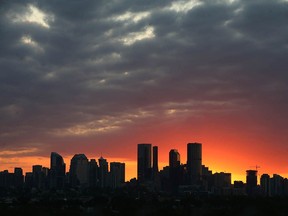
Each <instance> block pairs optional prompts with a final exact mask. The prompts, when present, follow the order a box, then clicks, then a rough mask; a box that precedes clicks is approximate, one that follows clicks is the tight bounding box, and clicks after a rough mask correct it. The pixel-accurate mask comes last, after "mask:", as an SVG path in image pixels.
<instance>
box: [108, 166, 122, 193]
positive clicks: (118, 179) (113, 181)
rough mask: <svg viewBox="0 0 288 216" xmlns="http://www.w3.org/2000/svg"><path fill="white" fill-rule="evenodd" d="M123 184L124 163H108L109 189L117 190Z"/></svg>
mask: <svg viewBox="0 0 288 216" xmlns="http://www.w3.org/2000/svg"><path fill="white" fill-rule="evenodd" d="M124 183H125V163H120V162H111V163H110V187H112V188H118V187H121V186H123V184H124Z"/></svg>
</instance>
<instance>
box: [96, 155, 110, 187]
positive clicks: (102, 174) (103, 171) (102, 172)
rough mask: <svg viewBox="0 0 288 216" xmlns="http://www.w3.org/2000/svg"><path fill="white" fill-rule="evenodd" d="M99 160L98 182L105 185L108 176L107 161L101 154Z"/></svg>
mask: <svg viewBox="0 0 288 216" xmlns="http://www.w3.org/2000/svg"><path fill="white" fill-rule="evenodd" d="M98 162H99V172H98V173H99V184H100V187H102V188H104V187H107V183H108V182H107V178H108V162H107V160H106V159H104V158H103V157H102V156H101V157H100V158H99V159H98Z"/></svg>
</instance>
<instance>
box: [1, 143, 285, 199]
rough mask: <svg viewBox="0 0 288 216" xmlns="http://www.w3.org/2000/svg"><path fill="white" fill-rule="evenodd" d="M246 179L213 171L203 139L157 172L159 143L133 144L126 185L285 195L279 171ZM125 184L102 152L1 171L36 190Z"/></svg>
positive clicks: (11, 181)
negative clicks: (133, 175)
mask: <svg viewBox="0 0 288 216" xmlns="http://www.w3.org/2000/svg"><path fill="white" fill-rule="evenodd" d="M246 174H247V175H246V182H245V183H244V182H242V181H234V182H233V184H232V180H231V173H226V172H216V173H213V172H212V171H211V170H210V169H209V168H208V167H206V166H205V165H203V164H202V144H201V143H188V144H187V162H186V163H185V164H183V163H181V161H180V154H179V152H178V150H177V149H171V150H170V152H169V165H168V166H165V167H163V169H162V170H160V171H159V167H158V147H157V146H152V144H146V143H143V144H138V146H137V179H131V180H130V182H126V184H130V185H132V186H133V185H136V186H143V187H145V188H147V189H148V190H150V191H152V192H161V191H165V192H169V193H172V194H187V193H188V194H198V195H199V194H200V195H201V194H206V195H209V194H213V195H224V196H225V195H229V196H230V195H248V196H288V180H287V179H286V178H283V177H281V176H279V175H276V174H274V175H273V176H271V177H270V176H269V175H268V174H263V175H262V176H261V178H260V184H258V173H257V167H256V170H247V171H246ZM126 184H125V164H124V163H120V162H111V163H110V166H109V164H108V162H107V160H106V159H104V158H103V157H102V156H101V157H100V158H99V159H98V163H97V161H96V160H95V159H91V160H89V159H88V158H87V157H86V156H85V155H84V154H75V155H74V157H73V158H72V159H71V163H70V169H69V172H66V164H65V163H64V160H63V157H62V156H61V155H59V154H58V153H56V152H52V153H51V158H50V168H46V167H42V166H41V165H33V166H32V172H27V173H26V174H25V176H24V175H23V170H22V169H21V168H15V170H14V173H9V172H8V170H4V171H2V172H0V187H5V188H11V187H14V188H15V187H16V188H17V187H26V188H37V189H43V190H45V189H64V188H89V187H90V188H94V187H98V188H119V187H122V186H124V185H126Z"/></svg>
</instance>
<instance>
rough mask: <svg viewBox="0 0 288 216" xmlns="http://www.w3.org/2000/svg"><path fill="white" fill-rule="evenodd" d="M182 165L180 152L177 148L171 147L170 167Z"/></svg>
mask: <svg viewBox="0 0 288 216" xmlns="http://www.w3.org/2000/svg"><path fill="white" fill-rule="evenodd" d="M178 166H180V154H179V152H178V150H177V149H171V150H170V152H169V167H170V169H171V168H175V167H178Z"/></svg>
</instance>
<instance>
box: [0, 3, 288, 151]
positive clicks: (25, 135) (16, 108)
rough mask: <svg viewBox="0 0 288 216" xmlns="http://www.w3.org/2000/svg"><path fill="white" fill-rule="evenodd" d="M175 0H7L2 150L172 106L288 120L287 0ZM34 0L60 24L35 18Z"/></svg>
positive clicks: (122, 123)
mask: <svg viewBox="0 0 288 216" xmlns="http://www.w3.org/2000/svg"><path fill="white" fill-rule="evenodd" d="M175 2H177V1H173V2H172V1H171V2H169V1H145V3H144V1H128V0H127V1H125V0H123V1H81V2H80V1H61V2H59V1H30V3H23V2H22V1H13V3H11V2H8V1H6V2H5V3H4V4H1V6H0V7H1V8H0V11H1V13H0V16H1V17H0V35H1V40H0V46H1V51H0V67H1V73H0V97H1V100H0V121H1V124H0V131H1V132H0V137H1V140H2V141H1V142H2V143H3V144H4V143H5V145H1V146H0V148H2V149H13V148H18V147H19V146H21V148H22V147H23V146H24V147H25V146H26V147H27V146H30V145H32V146H35V145H36V146H39V148H41V149H42V150H43V152H44V150H46V149H50V148H52V147H55V146H54V143H55V142H58V141H60V142H61V141H63V142H68V141H69V142H71V143H73V142H74V143H77V142H79V140H78V139H77V138H75V137H77V136H79V137H80V138H81V139H82V140H83V139H88V138H89V137H94V138H95V139H96V140H101V137H105V136H108V135H109V136H110V135H111V134H115V136H116V135H117V133H118V132H119V131H121V129H123V128H126V129H131V128H133V127H135V128H138V127H139V128H141V127H144V126H143V125H144V123H146V124H158V123H159V122H162V121H166V119H167V115H166V114H165V113H167V112H168V113H169V110H170V112H171V113H173V112H174V111H173V110H177V112H178V113H180V114H181V116H182V117H181V118H180V120H179V122H180V123H181V121H182V120H183V119H185V118H186V119H191V118H192V119H193V118H194V116H205V115H206V114H207V113H211V112H214V113H215V116H217V115H222V114H221V113H222V112H227V113H228V114H227V115H230V114H231V115H233V114H234V115H239V118H241V117H243V116H254V118H255V121H258V120H259V119H261V118H263V117H264V116H269V121H267V122H266V123H267V128H270V129H271V128H273V127H274V126H277V127H280V126H281V125H282V126H284V125H286V123H285V122H282V121H281V120H279V118H281V119H285V118H287V117H288V116H287V111H286V110H287V100H286V98H287V96H288V95H287V92H288V91H287V78H288V77H287V73H286V68H287V63H286V56H287V52H288V50H287V48H288V46H287V33H288V29H287V28H288V26H287V16H288V13H287V2H285V1H280V0H279V1H253V2H251V1H234V2H232V3H228V1H224V0H223V1H208V0H207V1H199V2H200V3H201V4H199V5H196V6H195V7H192V6H191V5H190V7H192V8H191V9H190V10H189V5H187V7H181V6H183V1H179V5H178V7H176V6H175V5H174V8H173V7H171V6H172V5H173V3H174V4H176V3H175ZM31 5H34V7H35V8H38V9H39V10H41V11H42V12H43V13H44V14H46V18H44V19H43V20H42V21H43V22H44V24H45V23H46V24H47V25H48V26H49V27H47V26H46V27H45V26H43V23H42V24H41V23H39V22H36V21H27V17H26V21H25V19H24V18H25V16H29V14H31V8H30V9H29V7H31ZM184 5H185V4H184ZM187 8H188V9H187ZM25 14H26V15H25ZM27 14H28V15H27ZM21 17H22V20H21V19H20V18H21ZM23 17H24V18H23ZM38 19H39V17H38ZM38 21H39V20H38ZM40 21H41V20H40ZM169 104H170V105H169ZM171 104H172V105H171ZM195 107H196V108H195ZM171 110H172V111H171ZM175 112H176V111H175ZM177 112H176V113H177ZM195 113H196V114H195ZM219 113H220V114H219ZM129 115H130V116H129ZM133 115H134V116H133ZM176 118H179V115H176V116H175V119H176ZM182 118H183V119H182ZM169 119H170V120H171V117H169ZM181 119H182V120H181ZM139 121H142V122H143V123H139ZM183 121H185V120H183ZM109 126H114V127H113V128H112V130H111V132H109ZM79 127H80V129H81V130H87V131H88V132H87V134H85V133H84V132H83V134H81V133H80V134H79V133H78V134H77V133H76V134H74V135H73V134H71V133H73V131H74V132H75V130H76V129H77V130H79ZM105 128H106V129H105ZM69 130H70V133H66V132H67V131H69ZM71 131H72V132H71ZM117 131H118V132H117ZM56 132H57V133H58V135H57V133H56ZM122 132H123V131H122ZM284 132H287V131H286V129H285V131H283V133H284ZM59 133H62V135H63V136H64V137H65V138H66V141H64V140H65V139H64V137H63V136H62V137H59ZM119 133H120V132H119ZM123 133H124V132H123ZM107 134H108V135H107ZM117 136H118V135H117ZM99 137H100V138H99ZM106 139H111V138H106ZM73 140H74V141H73ZM75 140H76V141H75ZM6 143H8V144H6ZM31 143H32V144H31ZM75 145H76V144H75ZM51 146H52V147H51ZM56 148H57V147H56ZM58 148H60V147H58ZM75 148H77V147H75Z"/></svg>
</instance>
